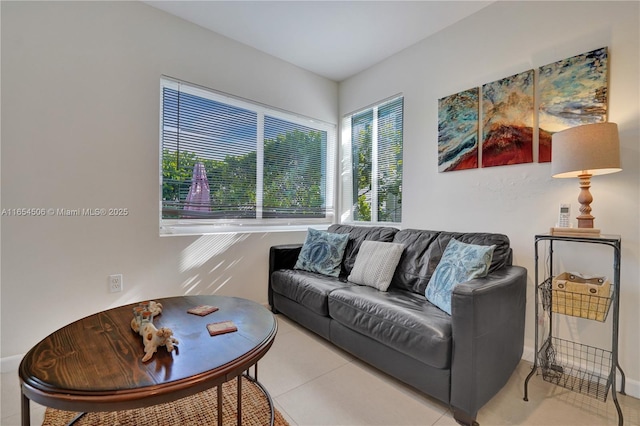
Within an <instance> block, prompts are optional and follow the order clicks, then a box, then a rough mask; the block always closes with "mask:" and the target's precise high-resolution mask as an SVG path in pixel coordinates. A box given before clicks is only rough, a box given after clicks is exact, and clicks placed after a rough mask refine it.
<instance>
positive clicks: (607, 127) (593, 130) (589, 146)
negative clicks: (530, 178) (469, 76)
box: [551, 123, 622, 235]
mask: <svg viewBox="0 0 640 426" xmlns="http://www.w3.org/2000/svg"><path fill="white" fill-rule="evenodd" d="M621 170H622V169H621V168H620V140H619V137H618V125H617V124H616V123H595V124H585V125H583V126H577V127H572V128H569V129H567V130H563V131H561V132H558V133H554V135H553V136H552V142H551V175H552V176H553V177H554V178H574V177H577V178H578V179H580V188H581V191H580V195H579V196H578V202H579V203H580V213H581V214H580V216H578V217H577V218H576V219H578V228H579V229H578V231H583V232H584V233H589V234H595V235H599V234H600V231H599V230H597V229H593V220H594V219H595V218H594V217H593V216H592V215H591V206H590V204H591V202H592V201H593V197H592V196H591V193H590V192H589V188H590V187H591V176H594V175H604V174H608V173H616V172H619V171H621ZM554 229H557V228H554ZM565 231H566V230H565Z"/></svg>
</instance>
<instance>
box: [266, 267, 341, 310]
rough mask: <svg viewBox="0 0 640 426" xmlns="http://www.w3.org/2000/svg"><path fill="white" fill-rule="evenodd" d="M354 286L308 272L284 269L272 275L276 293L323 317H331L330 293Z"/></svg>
mask: <svg viewBox="0 0 640 426" xmlns="http://www.w3.org/2000/svg"><path fill="white" fill-rule="evenodd" d="M352 285H353V284H351V283H348V282H345V281H344V280H341V279H339V278H334V277H328V276H326V275H320V274H316V273H314V272H307V271H299V270H291V269H283V270H279V271H275V272H273V274H271V287H272V289H273V291H274V292H276V293H278V294H280V295H282V296H285V297H286V298H288V299H291V300H293V301H294V302H297V303H299V304H300V305H302V306H304V307H305V308H307V309H309V310H311V311H313V312H315V313H316V314H318V315H323V316H329V308H328V303H327V297H328V295H329V293H330V292H331V291H332V290H335V289H337V288H341V287H350V286H352Z"/></svg>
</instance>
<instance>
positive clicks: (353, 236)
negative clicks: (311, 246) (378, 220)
mask: <svg viewBox="0 0 640 426" xmlns="http://www.w3.org/2000/svg"><path fill="white" fill-rule="evenodd" d="M328 231H329V232H334V233H336V234H349V242H348V243H347V247H346V249H345V251H344V258H343V259H342V272H341V274H340V275H341V276H345V277H347V276H349V274H351V271H352V270H353V265H354V264H355V263H356V257H357V256H358V252H359V251H360V245H361V244H362V242H363V241H365V240H370V241H382V242H392V241H393V237H394V235H395V234H396V232H398V230H397V229H396V228H392V227H388V226H353V225H339V224H334V225H331V226H330V227H329V229H328Z"/></svg>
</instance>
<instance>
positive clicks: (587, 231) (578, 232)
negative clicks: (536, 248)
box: [551, 228, 600, 237]
mask: <svg viewBox="0 0 640 426" xmlns="http://www.w3.org/2000/svg"><path fill="white" fill-rule="evenodd" d="M551 235H557V236H560V237H599V236H600V230H599V229H596V228H551Z"/></svg>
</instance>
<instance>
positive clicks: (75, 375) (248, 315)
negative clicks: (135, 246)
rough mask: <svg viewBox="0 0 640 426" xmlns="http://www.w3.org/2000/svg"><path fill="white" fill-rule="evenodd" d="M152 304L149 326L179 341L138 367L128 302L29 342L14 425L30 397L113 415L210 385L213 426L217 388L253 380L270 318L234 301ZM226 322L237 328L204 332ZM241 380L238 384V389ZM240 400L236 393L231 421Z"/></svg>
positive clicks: (186, 299) (269, 337) (269, 338)
mask: <svg viewBox="0 0 640 426" xmlns="http://www.w3.org/2000/svg"><path fill="white" fill-rule="evenodd" d="M156 301H157V302H160V303H162V305H163V307H164V309H163V311H162V314H161V315H159V316H158V317H157V318H155V319H154V321H153V322H154V324H155V325H156V326H157V327H169V328H171V329H172V330H173V333H174V337H176V338H177V339H178V340H179V342H180V343H179V344H178V345H177V351H174V352H173V353H169V352H167V351H166V349H164V348H159V349H158V352H156V353H155V354H154V356H153V358H151V360H149V361H147V362H145V363H143V362H142V356H143V355H144V347H143V344H142V338H141V337H140V335H139V334H137V333H135V332H134V331H133V330H131V326H130V323H131V319H132V318H133V316H132V309H133V307H134V306H135V305H136V304H131V305H126V306H121V307H118V308H114V309H110V310H107V311H103V312H99V313H97V314H94V315H91V316H89V317H86V318H83V319H81V320H78V321H76V322H74V323H71V324H69V325H67V326H65V327H63V328H61V329H60V330H58V331H56V332H54V333H52V334H51V335H49V336H48V337H46V338H45V339H43V340H42V341H40V342H39V343H38V344H36V345H35V346H34V347H33V348H32V349H31V350H30V351H29V352H28V353H27V354H26V355H25V356H24V358H23V359H22V362H21V363H20V368H19V376H20V382H21V392H22V424H23V425H29V424H30V416H29V401H30V400H33V401H36V402H38V403H39V404H42V405H45V406H48V407H52V408H57V409H60V410H67V411H80V412H87V411H120V410H128V409H135V408H140V407H145V406H149V405H155V404H161V403H165V402H170V401H174V400H176V399H179V398H183V397H186V396H190V395H193V394H195V393H197V392H201V391H203V390H206V389H209V388H211V387H214V386H218V419H219V424H221V421H222V384H223V383H225V382H227V381H229V380H232V379H234V378H236V377H238V376H240V375H242V374H243V373H244V372H245V371H248V370H249V368H250V367H251V366H255V368H256V370H255V375H256V376H257V362H258V360H260V359H261V358H262V357H263V356H264V354H265V353H266V352H267V351H268V350H269V348H270V347H271V345H272V344H273V341H274V338H275V336H276V332H277V323H276V320H275V318H274V316H273V314H272V313H271V312H269V311H268V310H267V309H266V308H265V307H263V306H262V305H260V304H258V303H255V302H252V301H250V300H246V299H240V298H235V297H225V296H181V297H171V298H166V299H156ZM199 305H212V306H216V307H218V308H219V310H218V311H216V312H214V313H211V314H209V315H206V316H198V315H194V314H190V313H187V310H188V309H190V308H193V307H196V306H199ZM227 320H229V321H233V322H234V323H235V325H236V326H237V328H238V331H235V332H232V333H228V334H221V335H217V336H210V335H209V332H208V331H207V327H206V325H207V324H210V323H213V322H219V321H227ZM255 379H256V380H257V377H256V378H255ZM241 383H242V380H238V387H239V388H240V384H241ZM261 388H262V389H263V390H264V388H263V387H262V386H261ZM264 391H265V394H266V396H267V398H268V399H269V402H270V404H271V400H270V397H269V395H268V393H267V392H266V390H264ZM240 399H241V389H238V422H239V423H238V424H240V418H241V401H240ZM272 413H273V408H272Z"/></svg>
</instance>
